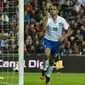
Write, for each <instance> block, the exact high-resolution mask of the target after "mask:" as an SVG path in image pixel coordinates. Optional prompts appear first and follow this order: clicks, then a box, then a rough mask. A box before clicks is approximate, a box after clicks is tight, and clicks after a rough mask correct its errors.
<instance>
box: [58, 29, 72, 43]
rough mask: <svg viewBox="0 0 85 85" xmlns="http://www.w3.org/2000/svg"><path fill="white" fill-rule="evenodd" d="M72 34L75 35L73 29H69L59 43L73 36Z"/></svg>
mask: <svg viewBox="0 0 85 85" xmlns="http://www.w3.org/2000/svg"><path fill="white" fill-rule="evenodd" d="M72 33H73V30H72V29H68V30H67V33H65V34H64V35H62V36H61V37H60V38H59V41H61V42H62V41H63V40H64V39H65V38H67V37H69V36H71V35H72Z"/></svg>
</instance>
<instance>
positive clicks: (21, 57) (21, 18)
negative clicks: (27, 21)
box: [19, 0, 24, 85]
mask: <svg viewBox="0 0 85 85" xmlns="http://www.w3.org/2000/svg"><path fill="white" fill-rule="evenodd" d="M19 85H24V0H19Z"/></svg>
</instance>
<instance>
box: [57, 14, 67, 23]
mask: <svg viewBox="0 0 85 85" xmlns="http://www.w3.org/2000/svg"><path fill="white" fill-rule="evenodd" d="M58 20H60V21H62V22H65V21H66V20H65V18H63V17H61V16H59V15H58Z"/></svg>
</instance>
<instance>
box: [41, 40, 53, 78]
mask: <svg viewBox="0 0 85 85" xmlns="http://www.w3.org/2000/svg"><path fill="white" fill-rule="evenodd" d="M43 46H44V47H45V57H44V60H43V70H42V76H41V77H40V78H41V79H44V77H45V73H46V71H47V68H48V66H49V57H50V52H51V49H52V45H51V43H50V41H49V40H46V39H43Z"/></svg>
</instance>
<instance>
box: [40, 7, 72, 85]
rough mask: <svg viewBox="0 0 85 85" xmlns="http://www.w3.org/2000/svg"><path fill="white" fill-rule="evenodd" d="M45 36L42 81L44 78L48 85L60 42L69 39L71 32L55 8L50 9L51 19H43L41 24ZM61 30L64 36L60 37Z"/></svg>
mask: <svg viewBox="0 0 85 85" xmlns="http://www.w3.org/2000/svg"><path fill="white" fill-rule="evenodd" d="M43 29H44V31H45V36H44V39H43V46H44V47H45V57H44V60H43V63H44V64H43V71H42V76H41V77H40V78H41V79H42V80H43V79H44V78H46V85H49V81H50V75H51V73H52V71H53V67H54V62H55V59H56V58H57V55H58V53H59V50H60V44H61V42H62V41H63V40H64V39H65V38H67V37H69V36H70V35H71V34H72V32H73V30H71V29H70V28H69V24H68V23H67V22H66V20H65V19H64V18H63V17H60V16H59V15H58V9H57V7H56V6H52V7H51V17H50V18H48V16H46V17H45V21H44V24H43ZM63 30H66V34H64V35H62V32H63Z"/></svg>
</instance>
